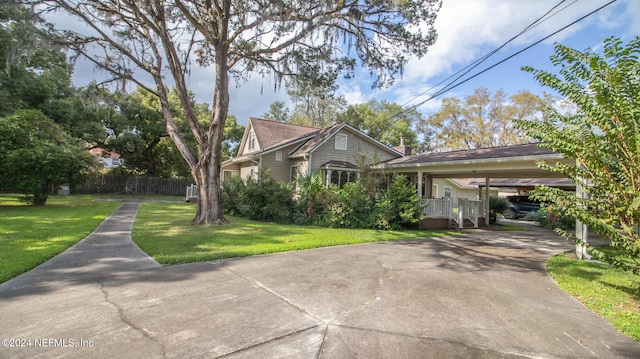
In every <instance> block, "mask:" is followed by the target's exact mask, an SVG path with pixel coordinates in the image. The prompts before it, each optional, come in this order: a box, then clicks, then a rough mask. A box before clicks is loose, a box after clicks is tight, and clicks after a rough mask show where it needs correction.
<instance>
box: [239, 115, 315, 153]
mask: <svg viewBox="0 0 640 359" xmlns="http://www.w3.org/2000/svg"><path fill="white" fill-rule="evenodd" d="M249 123H250V124H251V128H252V129H253V131H254V133H255V135H256V139H257V140H258V143H259V144H260V148H262V149H267V148H269V147H273V146H274V145H277V144H284V143H287V142H290V141H292V140H295V139H298V138H300V137H303V136H306V135H309V134H311V133H315V132H318V131H320V129H319V128H317V127H309V126H301V125H294V124H290V123H284V122H277V121H271V120H265V119H261V118H255V117H251V118H250V119H249Z"/></svg>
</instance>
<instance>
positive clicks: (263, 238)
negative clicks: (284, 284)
mask: <svg viewBox="0 0 640 359" xmlns="http://www.w3.org/2000/svg"><path fill="white" fill-rule="evenodd" d="M195 210H196V207H195V205H194V204H190V203H151V202H146V203H143V204H142V206H141V207H140V211H139V212H138V216H137V217H136V221H135V223H134V225H133V234H132V237H133V240H134V242H136V244H137V245H138V246H139V247H140V248H141V249H142V250H143V251H145V252H146V253H147V254H149V255H150V256H151V257H153V258H154V259H155V260H156V261H158V262H159V263H162V264H165V265H167V264H181V263H192V262H202V261H210V260H216V259H222V258H231V257H244V256H250V255H255V254H265V253H275V252H286V251H294V250H301V249H311V248H319V247H328V246H335V245H343V244H356V243H369V242H380V241H392V240H401V239H408V238H421V237H434V236H442V235H445V234H447V233H449V232H446V231H433V230H404V231H377V230H370V229H343V228H323V227H315V226H296V225H290V224H276V223H268V222H256V221H250V220H246V219H243V218H238V217H230V216H227V219H228V220H230V221H231V222H232V223H231V224H227V225H223V226H194V225H191V224H190V221H191V219H192V218H193V216H194V214H195Z"/></svg>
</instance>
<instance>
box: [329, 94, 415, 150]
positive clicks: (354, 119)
mask: <svg viewBox="0 0 640 359" xmlns="http://www.w3.org/2000/svg"><path fill="white" fill-rule="evenodd" d="M399 114H400V115H399ZM421 120H422V115H421V114H420V113H419V112H418V111H416V110H415V109H414V110H411V111H405V110H403V108H402V106H400V105H398V104H395V103H391V102H387V101H384V100H383V101H376V100H371V101H369V102H367V103H362V104H357V105H350V106H349V107H347V109H346V110H345V111H344V112H343V113H342V114H341V115H340V116H339V122H347V123H349V124H350V125H351V126H353V127H355V128H357V129H359V130H361V131H362V132H364V133H366V134H367V135H369V136H371V137H373V138H375V139H377V140H379V141H380V142H382V143H384V144H386V145H389V146H398V145H400V143H401V141H404V144H405V145H407V146H412V147H413V148H417V147H418V137H417V134H416V131H415V130H414V126H415V125H416V124H417V123H419V122H420V121H421Z"/></svg>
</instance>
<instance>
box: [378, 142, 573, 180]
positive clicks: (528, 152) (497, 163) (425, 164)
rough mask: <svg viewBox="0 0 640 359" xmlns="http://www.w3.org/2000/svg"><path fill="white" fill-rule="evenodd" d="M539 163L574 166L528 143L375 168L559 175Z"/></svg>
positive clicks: (436, 173)
mask: <svg viewBox="0 0 640 359" xmlns="http://www.w3.org/2000/svg"><path fill="white" fill-rule="evenodd" d="M541 161H545V162H548V163H550V164H555V163H558V162H564V163H575V161H574V160H572V159H567V158H565V157H564V156H563V155H562V154H559V153H556V152H554V151H552V150H551V149H549V148H545V147H540V146H539V145H538V144H535V143H530V144H523V145H512V146H502V147H491V148H479V149H473V150H466V151H452V152H438V153H425V154H419V155H413V156H405V157H401V158H397V159H392V160H390V161H387V162H383V163H381V164H380V165H379V167H380V168H384V169H386V170H390V171H394V172H421V173H423V174H425V175H429V176H432V177H434V178H435V177H443V178H446V177H448V178H477V177H484V178H550V177H560V174H559V173H556V172H551V171H547V170H542V169H540V168H539V167H538V163H539V162H541Z"/></svg>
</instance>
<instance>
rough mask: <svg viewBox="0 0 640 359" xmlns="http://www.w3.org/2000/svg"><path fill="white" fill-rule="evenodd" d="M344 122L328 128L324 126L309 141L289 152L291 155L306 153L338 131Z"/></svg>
mask: <svg viewBox="0 0 640 359" xmlns="http://www.w3.org/2000/svg"><path fill="white" fill-rule="evenodd" d="M344 125H345V123H339V124H337V125H334V126H331V127H329V128H325V129H323V130H320V131H319V132H318V134H317V135H315V136H314V137H313V138H311V139H310V140H309V141H307V142H305V143H304V144H303V145H302V146H300V147H298V148H297V149H296V150H295V151H294V152H292V153H291V156H296V155H300V154H304V153H307V152H309V151H311V150H313V149H314V148H316V146H318V145H319V144H321V143H322V142H323V141H324V140H325V139H327V138H328V137H330V136H331V135H333V134H334V133H336V132H338V131H339V130H340V129H341V128H342V127H344Z"/></svg>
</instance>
